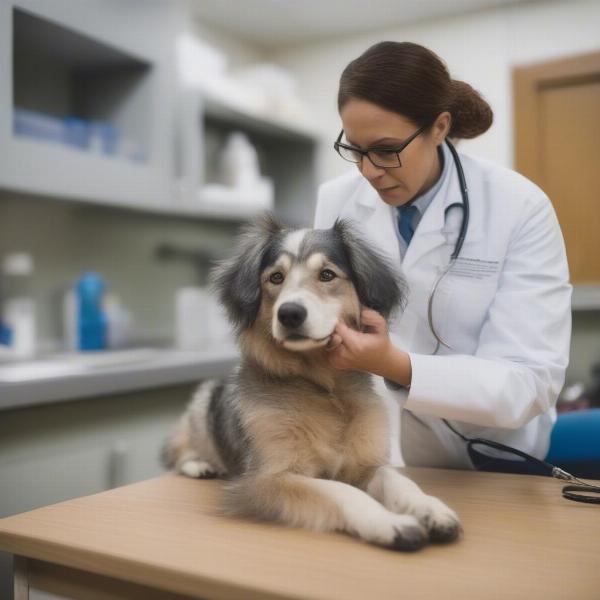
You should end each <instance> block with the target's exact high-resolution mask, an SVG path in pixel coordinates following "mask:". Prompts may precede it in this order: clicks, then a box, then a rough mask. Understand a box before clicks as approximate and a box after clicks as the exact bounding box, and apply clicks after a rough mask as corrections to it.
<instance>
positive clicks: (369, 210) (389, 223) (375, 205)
mask: <svg viewBox="0 0 600 600" xmlns="http://www.w3.org/2000/svg"><path fill="white" fill-rule="evenodd" d="M340 217H342V218H343V217H349V218H351V219H352V220H353V221H355V223H356V224H357V225H358V226H359V228H360V230H361V231H362V232H363V234H364V235H365V237H367V238H368V241H369V242H371V244H373V245H374V246H375V247H378V248H379V249H380V250H381V251H382V252H383V253H384V254H385V255H387V256H388V257H389V258H390V260H391V261H392V262H393V263H394V264H396V263H397V262H398V261H399V260H400V247H399V245H398V238H397V237H396V231H395V229H394V218H395V216H394V208H393V207H391V206H388V205H387V204H386V203H385V202H383V200H381V198H380V197H379V195H378V194H377V191H376V190H375V189H374V188H373V187H371V185H370V184H369V182H368V181H367V180H366V179H364V180H363V181H361V183H360V185H359V186H358V187H357V189H356V191H355V193H354V194H353V197H352V198H351V199H350V201H349V202H348V203H347V204H346V207H345V208H344V209H343V210H342V212H341V213H340Z"/></svg>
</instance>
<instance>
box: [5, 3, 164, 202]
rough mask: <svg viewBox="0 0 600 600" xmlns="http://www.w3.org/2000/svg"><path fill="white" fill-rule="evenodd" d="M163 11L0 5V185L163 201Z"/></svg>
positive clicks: (92, 197)
mask: <svg viewBox="0 0 600 600" xmlns="http://www.w3.org/2000/svg"><path fill="white" fill-rule="evenodd" d="M172 11H173V7H172V5H171V4H170V3H167V2H137V1H134V0H121V1H120V2H118V3H107V2H104V1H102V0H86V1H82V2H79V1H78V2H73V1H72V0H51V1H48V0H2V1H1V2H0V74H1V75H0V77H1V79H2V81H1V83H0V156H2V160H0V187H3V188H7V189H14V190H18V191H24V192H32V193H36V194H42V195H51V196H57V197H61V198H67V199H76V200H80V201H86V200H88V201H95V202H102V203H106V204H117V205H119V204H125V205H127V204H132V205H140V206H150V207H151V206H164V205H165V204H166V203H168V201H169V198H170V195H171V192H172V184H173V141H172V139H173V138H172V135H173V88H174V86H173V80H172V78H173V69H172V64H173V60H174V52H173V44H172V39H173V33H172V30H173V26H174V15H173V14H172Z"/></svg>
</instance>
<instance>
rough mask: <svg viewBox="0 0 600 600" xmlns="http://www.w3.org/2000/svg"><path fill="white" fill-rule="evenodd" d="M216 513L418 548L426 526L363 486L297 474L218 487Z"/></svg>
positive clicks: (397, 547) (424, 539) (247, 478)
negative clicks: (219, 502) (219, 497)
mask: <svg viewBox="0 0 600 600" xmlns="http://www.w3.org/2000/svg"><path fill="white" fill-rule="evenodd" d="M223 491H224V495H223V505H222V507H221V514H225V515H227V516H238V517H250V518H258V519H260V520H267V521H275V522H279V523H284V524H286V525H289V526H292V527H303V528H306V529H311V530H313V531H345V532H347V533H349V534H351V535H354V536H356V537H359V538H361V539H363V540H365V541H367V542H371V543H374V544H377V545H380V546H385V547H388V548H392V549H395V550H418V549H419V548H421V547H422V546H424V545H425V544H426V543H427V540H428V536H427V531H426V530H425V529H424V528H423V527H422V526H421V524H420V523H419V521H418V520H417V519H416V518H415V517H414V516H412V515H407V514H397V513H394V512H391V511H389V510H387V509H386V508H385V507H384V506H382V505H381V504H380V503H379V502H377V501H376V500H375V499H374V498H372V497H371V496H369V495H368V494H366V493H365V492H364V491H362V490H360V489H358V488H356V487H354V486H352V485H349V484H347V483H343V482H341V481H335V480H330V479H317V478H314V477H308V476H305V475H300V474H297V473H291V472H283V473H278V474H275V475H261V476H258V475H254V476H250V475H246V476H243V477H241V478H239V479H237V480H234V481H231V482H227V483H225V484H224V486H223Z"/></svg>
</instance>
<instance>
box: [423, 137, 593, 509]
mask: <svg viewBox="0 0 600 600" xmlns="http://www.w3.org/2000/svg"><path fill="white" fill-rule="evenodd" d="M446 144H447V145H448V148H449V149H450V152H451V153H452V158H453V159H454V164H455V165H456V171H457V174H458V181H459V184H460V194H461V197H462V202H455V203H453V204H451V205H450V206H448V207H447V208H446V210H445V213H444V217H445V218H446V217H447V216H448V212H449V211H450V210H451V209H453V208H460V209H461V210H462V223H461V226H460V230H459V234H458V238H457V240H456V243H455V246H454V251H453V252H452V254H451V255H450V260H449V262H448V266H447V267H446V268H445V269H444V270H443V271H442V272H441V273H440V275H439V276H438V277H437V279H436V280H435V282H434V284H433V286H432V288H431V292H430V294H429V301H428V306H427V319H428V321H429V328H430V329H431V333H432V334H433V336H434V337H435V339H436V342H437V343H436V348H435V350H434V352H433V354H437V352H438V350H439V348H440V345H441V344H442V345H444V346H446V347H447V348H449V349H452V348H451V346H449V345H448V344H447V343H446V342H444V340H442V338H441V337H440V336H439V335H438V333H437V331H436V329H435V326H434V323H433V300H434V298H435V292H436V290H437V288H438V285H439V283H440V281H441V280H442V279H443V278H444V277H445V276H446V274H447V273H448V272H449V271H450V270H451V269H452V267H453V266H454V264H455V262H456V260H457V258H458V255H459V254H460V251H461V249H462V246H463V243H464V241H465V237H466V235H467V228H468V226H469V192H468V190H467V180H466V178H465V173H464V171H463V168H462V164H461V162H460V158H459V156H458V153H457V152H456V149H455V148H454V145H453V144H452V143H451V142H450V140H448V139H447V138H446ZM442 421H444V423H445V424H446V425H447V426H448V427H449V428H450V429H451V430H452V431H453V432H454V433H455V434H456V435H458V436H459V437H461V438H462V439H463V440H464V441H465V442H467V451H468V453H469V456H470V457H471V460H472V461H473V464H475V460H473V459H474V458H475V457H477V456H479V457H481V453H478V452H477V451H475V450H474V448H473V446H474V445H475V444H479V445H483V446H489V447H491V448H496V449H497V450H504V451H506V452H509V453H511V454H516V455H518V456H520V457H522V458H524V459H525V460H527V461H529V462H531V463H533V464H535V465H536V466H537V469H536V471H537V472H536V473H534V474H539V475H549V476H551V477H555V478H556V479H562V480H565V481H572V482H577V483H578V484H579V485H566V486H564V487H563V489H562V495H563V496H564V497H565V498H568V499H569V500H575V501H577V502H587V503H590V504H600V496H599V497H595V496H589V495H583V494H574V493H573V492H579V491H581V492H591V493H593V494H600V486H595V485H591V484H589V483H585V482H584V481H581V480H580V479H578V478H577V477H575V476H574V475H571V474H570V473H567V472H566V471H564V470H563V469H561V468H559V467H555V466H554V465H552V464H550V463H548V462H546V461H544V460H540V459H538V458H536V457H534V456H531V455H529V454H527V453H525V452H522V451H521V450H517V449H516V448H511V447H510V446H505V445H504V444H500V443H499V442H494V441H492V440H485V439H482V438H468V437H466V436H464V435H462V434H461V433H459V432H458V431H456V429H454V428H453V427H452V426H451V425H450V424H449V423H448V421H446V419H442ZM490 458H491V457H490Z"/></svg>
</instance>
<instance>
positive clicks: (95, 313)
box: [76, 272, 106, 350]
mask: <svg viewBox="0 0 600 600" xmlns="http://www.w3.org/2000/svg"><path fill="white" fill-rule="evenodd" d="M104 289H105V286H104V281H103V280H102V277H101V276H100V275H98V274H97V273H92V272H87V273H84V274H83V277H81V279H80V280H79V281H78V282H77V288H76V292H77V314H78V319H77V329H78V331H77V334H78V335H77V339H78V347H79V349H80V350H103V349H104V348H106V315H105V314H104V312H103V309H102V298H103V295H104Z"/></svg>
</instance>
